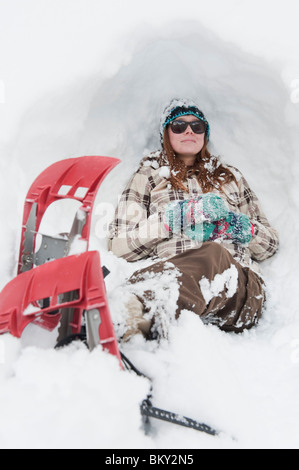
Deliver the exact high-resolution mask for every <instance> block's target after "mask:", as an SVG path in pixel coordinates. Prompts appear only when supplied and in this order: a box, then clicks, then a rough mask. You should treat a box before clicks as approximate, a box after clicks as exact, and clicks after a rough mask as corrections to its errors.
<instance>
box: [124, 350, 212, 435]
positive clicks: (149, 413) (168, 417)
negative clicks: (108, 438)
mask: <svg viewBox="0 0 299 470" xmlns="http://www.w3.org/2000/svg"><path fill="white" fill-rule="evenodd" d="M120 355H121V358H122V361H123V363H124V365H125V366H126V368H127V369H131V370H133V371H134V372H135V373H136V374H137V375H139V376H141V377H145V378H147V379H148V380H150V381H151V379H150V378H149V377H148V376H146V375H145V374H143V373H142V372H140V371H139V370H138V369H137V368H136V367H135V366H134V365H133V364H132V362H131V361H130V360H129V359H128V358H127V357H126V356H125V355H124V354H123V353H122V352H120ZM140 412H141V415H142V418H143V426H144V431H145V433H146V434H149V432H150V418H155V419H159V420H161V421H166V422H168V423H172V424H177V425H179V426H184V427H186V428H191V429H195V430H196V431H200V432H203V433H206V434H209V435H211V436H218V434H219V431H216V430H215V429H213V428H211V427H210V426H208V425H207V424H204V423H199V422H198V421H195V420H194V419H190V418H186V417H185V416H181V415H179V414H177V413H173V412H171V411H166V410H162V409H160V408H155V407H154V406H153V405H152V402H151V395H148V396H147V398H146V399H145V400H143V402H142V403H141V406H140Z"/></svg>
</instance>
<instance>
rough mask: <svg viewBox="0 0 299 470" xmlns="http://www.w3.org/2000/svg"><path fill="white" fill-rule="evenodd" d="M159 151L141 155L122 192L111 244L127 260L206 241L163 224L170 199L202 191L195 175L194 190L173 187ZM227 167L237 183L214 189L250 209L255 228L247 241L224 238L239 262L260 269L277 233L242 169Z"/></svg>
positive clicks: (231, 203)
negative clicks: (197, 239) (260, 262)
mask: <svg viewBox="0 0 299 470" xmlns="http://www.w3.org/2000/svg"><path fill="white" fill-rule="evenodd" d="M160 156H161V155H160V154H159V153H157V152H156V153H155V154H151V155H150V156H149V157H145V158H144V159H143V160H142V161H141V164H140V167H139V169H138V171H137V172H136V173H135V174H134V175H133V177H132V178H131V180H130V181H129V183H128V185H127V186H126V188H125V190H124V192H123V193H122V196H121V199H120V201H119V204H118V207H117V209H116V213H115V218H114V220H113V222H112V223H111V225H110V228H109V235H108V249H109V250H111V251H112V252H113V253H114V254H115V255H116V256H119V257H122V258H124V259H126V260H127V261H137V260H140V259H144V258H148V257H158V258H163V259H165V258H171V257H172V256H175V255H177V254H179V253H182V252H183V251H185V250H188V249H191V248H197V247H199V246H200V245H201V243H200V242H197V241H193V240H190V239H189V238H187V236H186V235H184V234H181V235H180V236H178V235H173V234H172V233H170V232H168V231H167V230H166V229H165V227H164V223H163V214H164V210H165V207H166V206H167V204H169V202H171V201H176V200H185V199H190V197H194V196H196V195H200V194H202V191H201V188H200V185H199V183H198V181H197V178H196V176H195V175H192V176H190V177H189V178H188V181H187V183H188V190H189V192H184V191H183V190H175V189H173V188H172V187H171V185H170V184H169V182H168V180H167V175H169V168H168V167H165V166H161V164H160V163H159V162H160V161H161V160H160ZM228 168H229V169H230V170H231V171H232V172H233V173H234V175H235V177H236V180H237V184H236V183H235V182H234V181H233V182H231V183H229V184H226V185H224V186H223V188H222V192H221V193H219V191H218V190H217V189H215V191H214V192H215V193H216V194H218V195H220V196H221V197H222V198H224V200H225V201H226V203H227V206H228V209H229V210H231V211H234V212H237V213H239V212H242V213H244V214H246V215H248V216H249V218H250V220H251V222H252V224H253V225H254V227H255V233H254V235H253V237H252V239H251V242H250V243H249V245H247V246H244V245H236V244H233V243H232V242H230V241H225V240H223V241H221V243H223V245H224V246H225V248H226V249H227V250H228V251H229V252H230V253H231V254H232V256H233V257H234V258H235V259H236V260H237V261H238V262H239V263H240V264H242V265H243V266H246V267H250V268H252V269H254V270H255V271H259V268H258V265H257V263H255V261H262V260H265V259H267V258H269V257H270V256H272V255H273V254H274V253H275V252H276V250H277V248H278V234H277V231H276V230H275V229H273V228H272V227H271V226H270V224H269V222H268V220H267V218H266V216H265V214H264V213H263V211H262V209H261V206H260V203H259V201H258V199H257V197H256V195H255V193H254V192H253V191H252V190H251V189H250V187H249V186H248V183H247V182H246V180H245V178H244V177H243V176H242V174H241V173H240V171H239V170H237V169H236V168H234V167H232V166H229V165H228Z"/></svg>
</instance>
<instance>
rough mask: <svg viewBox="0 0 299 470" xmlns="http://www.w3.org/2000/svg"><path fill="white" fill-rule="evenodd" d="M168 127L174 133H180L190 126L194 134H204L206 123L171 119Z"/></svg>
mask: <svg viewBox="0 0 299 470" xmlns="http://www.w3.org/2000/svg"><path fill="white" fill-rule="evenodd" d="M169 125H170V129H171V130H172V132H173V133H174V134H182V133H183V132H185V130H186V129H187V128H188V126H190V127H191V129H192V131H193V132H194V133H195V134H204V133H205V132H206V129H207V125H206V123H205V122H204V121H191V122H187V121H179V120H178V121H172V122H171V123H170V124H169Z"/></svg>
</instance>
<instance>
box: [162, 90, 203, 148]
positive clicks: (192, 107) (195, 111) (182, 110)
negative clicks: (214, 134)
mask: <svg viewBox="0 0 299 470" xmlns="http://www.w3.org/2000/svg"><path fill="white" fill-rule="evenodd" d="M190 114H192V115H193V116H196V117H197V118H198V119H200V120H201V121H203V122H205V123H206V136H207V140H209V137H210V125H209V123H208V121H207V120H206V118H205V116H204V114H203V112H202V111H200V109H199V108H198V106H197V104H196V103H194V101H191V100H188V99H185V98H182V99H173V100H172V101H171V102H170V104H169V105H168V106H166V108H165V109H164V111H163V114H162V116H161V121H160V137H161V142H162V144H163V134H164V129H165V127H166V126H167V124H169V123H170V122H172V121H174V120H175V119H176V118H178V117H180V116H188V115H190Z"/></svg>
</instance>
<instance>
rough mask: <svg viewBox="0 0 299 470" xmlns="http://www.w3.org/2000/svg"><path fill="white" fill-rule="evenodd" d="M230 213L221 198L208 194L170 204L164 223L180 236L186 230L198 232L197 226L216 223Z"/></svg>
mask: <svg viewBox="0 0 299 470" xmlns="http://www.w3.org/2000/svg"><path fill="white" fill-rule="evenodd" d="M228 213H229V211H228V209H227V207H226V205H225V203H224V201H223V199H221V197H219V196H217V195H216V194H213V193H207V194H203V195H202V196H197V197H194V198H191V199H187V200H185V201H176V202H173V203H170V204H169V205H168V206H167V207H166V210H165V217H164V223H165V227H166V228H167V229H168V230H169V231H171V232H172V233H176V234H178V233H181V232H185V231H186V230H187V231H189V230H191V231H194V230H195V231H196V227H195V226H196V225H200V224H203V223H204V222H209V223H212V222H216V221H218V220H221V219H224V218H225V217H227V216H228ZM198 229H199V230H200V228H198Z"/></svg>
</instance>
